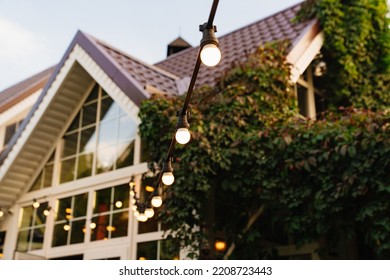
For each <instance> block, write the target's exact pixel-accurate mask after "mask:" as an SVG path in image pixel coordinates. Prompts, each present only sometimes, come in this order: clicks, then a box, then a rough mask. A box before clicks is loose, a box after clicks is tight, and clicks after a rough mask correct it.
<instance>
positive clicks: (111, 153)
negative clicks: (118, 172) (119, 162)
mask: <svg viewBox="0 0 390 280" xmlns="http://www.w3.org/2000/svg"><path fill="white" fill-rule="evenodd" d="M115 155H116V147H115V146H110V147H107V148H103V149H99V150H98V151H97V159H96V173H104V172H107V171H110V170H113V169H114V164H115Z"/></svg>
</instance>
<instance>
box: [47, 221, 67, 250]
mask: <svg viewBox="0 0 390 280" xmlns="http://www.w3.org/2000/svg"><path fill="white" fill-rule="evenodd" d="M65 224H66V222H63V223H60V224H56V225H55V226H54V231H53V241H52V244H51V246H52V247H56V246H63V245H66V243H67V240H68V232H69V231H66V230H65V229H64V225H65Z"/></svg>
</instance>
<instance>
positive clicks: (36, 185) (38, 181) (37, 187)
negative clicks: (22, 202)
mask: <svg viewBox="0 0 390 280" xmlns="http://www.w3.org/2000/svg"><path fill="white" fill-rule="evenodd" d="M42 175H43V174H42V172H41V173H40V174H39V175H38V178H37V179H36V180H35V182H34V184H33V185H32V186H31V188H30V190H29V191H30V192H32V191H36V190H40V189H41V187H42Z"/></svg>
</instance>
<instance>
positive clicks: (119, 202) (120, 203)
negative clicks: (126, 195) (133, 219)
mask: <svg viewBox="0 0 390 280" xmlns="http://www.w3.org/2000/svg"><path fill="white" fill-rule="evenodd" d="M122 206H123V203H122V201H120V200H118V201H117V202H115V207H116V208H121V207H122Z"/></svg>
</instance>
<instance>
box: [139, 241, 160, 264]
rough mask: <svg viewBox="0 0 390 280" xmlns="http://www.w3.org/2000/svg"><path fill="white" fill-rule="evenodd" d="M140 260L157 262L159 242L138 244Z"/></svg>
mask: <svg viewBox="0 0 390 280" xmlns="http://www.w3.org/2000/svg"><path fill="white" fill-rule="evenodd" d="M137 259H138V260H157V241H149V242H142V243H138V244H137Z"/></svg>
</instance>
